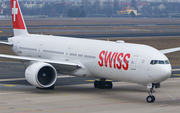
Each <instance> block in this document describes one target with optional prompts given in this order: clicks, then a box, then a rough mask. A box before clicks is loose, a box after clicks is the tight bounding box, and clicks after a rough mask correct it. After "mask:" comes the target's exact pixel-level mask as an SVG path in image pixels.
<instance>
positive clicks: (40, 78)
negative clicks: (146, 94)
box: [25, 62, 57, 88]
mask: <svg viewBox="0 0 180 113" xmlns="http://www.w3.org/2000/svg"><path fill="white" fill-rule="evenodd" d="M25 77H26V80H27V81H28V82H29V83H30V84H32V85H34V86H36V87H39V88H48V87H50V86H52V85H54V83H55V82H56V80H57V72H56V69H55V68H54V67H53V66H52V65H50V64H48V63H44V62H36V63H33V64H31V65H30V66H28V67H27V69H26V71H25Z"/></svg>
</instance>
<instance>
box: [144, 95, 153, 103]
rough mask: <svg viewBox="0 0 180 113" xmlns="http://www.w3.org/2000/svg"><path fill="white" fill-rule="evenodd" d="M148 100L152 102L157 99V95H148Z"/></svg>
mask: <svg viewBox="0 0 180 113" xmlns="http://www.w3.org/2000/svg"><path fill="white" fill-rule="evenodd" d="M146 101H147V102H148V103H152V102H154V101H155V97H154V96H153V95H152V96H148V97H147V98H146Z"/></svg>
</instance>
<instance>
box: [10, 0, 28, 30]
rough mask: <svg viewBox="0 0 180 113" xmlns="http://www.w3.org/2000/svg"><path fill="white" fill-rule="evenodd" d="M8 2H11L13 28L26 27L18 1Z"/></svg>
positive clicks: (11, 0)
mask: <svg viewBox="0 0 180 113" xmlns="http://www.w3.org/2000/svg"><path fill="white" fill-rule="evenodd" d="M10 3H11V11H12V23H13V28H14V29H26V27H25V23H24V20H23V17H22V14H21V9H20V7H19V3H18V1H17V0H10Z"/></svg>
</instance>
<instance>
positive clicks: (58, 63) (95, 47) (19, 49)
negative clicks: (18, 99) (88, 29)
mask: <svg viewBox="0 0 180 113" xmlns="http://www.w3.org/2000/svg"><path fill="white" fill-rule="evenodd" d="M10 2H11V9H12V23H13V31H14V36H13V37H10V38H8V42H2V41H1V42H0V44H4V45H8V46H10V48H11V49H12V51H13V52H14V53H15V54H17V56H13V55H4V54H0V58H7V59H16V60H18V61H20V62H22V63H23V64H25V65H26V71H25V77H26V80H27V81H28V82H29V83H30V84H32V85H34V86H36V87H37V88H50V89H54V83H55V82H56V79H57V73H61V74H69V75H73V76H77V77H91V78H101V79H100V80H99V81H97V80H96V81H95V82H94V87H95V88H101V89H104V88H109V89H111V88H112V87H113V85H112V82H109V81H106V79H112V80H120V81H125V82H131V83H138V84H142V85H146V86H147V88H148V89H150V92H149V96H148V97H147V98H146V100H147V102H154V101H155V97H154V96H153V92H154V90H153V88H154V86H155V87H156V88H159V87H160V83H161V82H163V81H165V80H166V79H168V78H169V77H170V76H171V65H170V63H169V60H168V58H167V57H166V56H165V55H164V54H166V53H170V52H175V51H179V50H180V48H179V47H178V48H172V49H166V50H160V51H159V50H157V49H155V48H153V47H150V46H147V45H141V44H131V43H125V42H124V41H116V42H111V41H100V40H91V39H79V38H70V37H62V36H60V37H58V36H51V35H49V36H48V35H37V34H29V33H28V31H27V29H26V25H25V22H24V19H23V16H22V13H21V10H20V7H19V3H18V0H10Z"/></svg>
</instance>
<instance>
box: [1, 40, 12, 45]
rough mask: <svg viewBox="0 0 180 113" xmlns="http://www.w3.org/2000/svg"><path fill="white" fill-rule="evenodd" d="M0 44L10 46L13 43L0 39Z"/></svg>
mask: <svg viewBox="0 0 180 113" xmlns="http://www.w3.org/2000/svg"><path fill="white" fill-rule="evenodd" d="M0 44H3V45H8V46H12V45H13V44H12V43H9V42H2V41H0Z"/></svg>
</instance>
